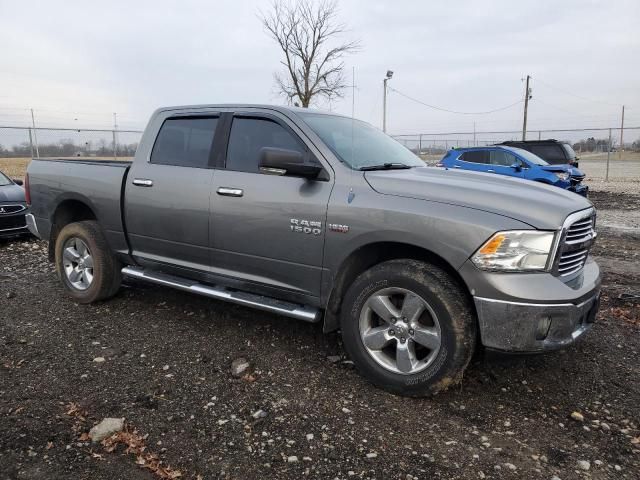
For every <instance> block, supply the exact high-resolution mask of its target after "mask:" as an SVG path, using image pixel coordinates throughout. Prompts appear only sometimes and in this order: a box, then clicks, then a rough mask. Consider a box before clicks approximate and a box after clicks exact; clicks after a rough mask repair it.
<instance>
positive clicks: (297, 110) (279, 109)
mask: <svg viewBox="0 0 640 480" xmlns="http://www.w3.org/2000/svg"><path fill="white" fill-rule="evenodd" d="M200 108H201V109H213V108H224V109H232V108H236V109H244V108H262V109H268V110H274V111H276V112H280V113H287V112H291V113H317V114H321V115H335V116H338V117H347V115H342V114H339V113H335V112H327V111H326V110H319V109H315V108H303V107H291V106H287V105H268V104H261V103H205V104H196V105H176V106H171V107H160V108H158V109H157V110H156V111H155V112H154V113H155V114H157V113H159V112H167V111H171V110H193V109H200ZM347 118H351V117H347Z"/></svg>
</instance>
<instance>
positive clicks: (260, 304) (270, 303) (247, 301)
mask: <svg viewBox="0 0 640 480" xmlns="http://www.w3.org/2000/svg"><path fill="white" fill-rule="evenodd" d="M122 273H123V275H127V276H129V277H133V278H138V279H140V280H145V281H147V282H151V283H156V284H158V285H164V286H166V287H172V288H176V289H178V290H184V291H186V292H191V293H197V294H198V295H204V296H205V297H210V298H215V299H217V300H223V301H225V302H231V303H237V304H238V305H244V306H246V307H253V308H257V309H260V310H264V311H267V312H272V313H277V314H279V315H284V316H287V317H292V318H296V319H298V320H304V321H305V322H311V323H316V322H319V321H320V315H319V310H318V309H317V308H313V307H308V306H305V305H298V304H295V303H290V302H284V301H282V300H277V299H275V298H271V297H265V296H263V295H256V294H254V293H247V292H241V291H238V290H232V289H228V288H225V287H218V286H215V285H204V284H202V283H198V282H196V281H193V280H189V279H186V278H182V277H177V276H174V275H168V274H166V273H159V272H150V271H147V270H145V269H143V268H138V267H124V268H123V269H122Z"/></svg>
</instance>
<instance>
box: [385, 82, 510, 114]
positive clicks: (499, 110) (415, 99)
mask: <svg viewBox="0 0 640 480" xmlns="http://www.w3.org/2000/svg"><path fill="white" fill-rule="evenodd" d="M388 88H389V90H391V91H392V92H395V93H397V94H398V95H400V96H401V97H404V98H406V99H408V100H411V101H413V102H416V103H419V104H420V105H423V106H425V107H428V108H432V109H434V110H439V111H441V112H447V113H455V114H458V115H488V114H490V113H495V112H501V111H503V110H507V109H508V108H511V107H514V106H516V105H518V104H519V103H522V102H523V100H518V101H517V102H514V103H511V104H509V105H506V106H504V107H500V108H496V109H494V110H487V111H484V112H459V111H456V110H449V109H446V108H442V107H437V106H435V105H430V104H428V103H425V102H423V101H421V100H418V99H417V98H413V97H410V96H409V95H407V94H405V93H402V92H401V91H399V90H396V89H395V88H392V87H388Z"/></svg>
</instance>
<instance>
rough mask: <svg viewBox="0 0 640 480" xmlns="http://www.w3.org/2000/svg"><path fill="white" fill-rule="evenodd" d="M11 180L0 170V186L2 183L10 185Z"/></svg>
mask: <svg viewBox="0 0 640 480" xmlns="http://www.w3.org/2000/svg"><path fill="white" fill-rule="evenodd" d="M11 183H12V182H11V180H9V179H8V178H7V177H6V176H5V175H4V173H2V172H0V187H1V186H4V185H10V184H11Z"/></svg>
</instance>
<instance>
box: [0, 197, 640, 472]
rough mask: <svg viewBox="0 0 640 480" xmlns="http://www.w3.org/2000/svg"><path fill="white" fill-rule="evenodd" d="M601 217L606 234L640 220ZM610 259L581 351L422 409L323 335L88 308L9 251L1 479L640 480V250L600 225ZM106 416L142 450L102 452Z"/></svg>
mask: <svg viewBox="0 0 640 480" xmlns="http://www.w3.org/2000/svg"><path fill="white" fill-rule="evenodd" d="M593 200H594V201H595V203H596V205H599V206H601V207H602V209H601V210H600V211H599V220H598V221H599V222H601V223H606V222H607V221H608V220H607V213H606V212H607V211H617V212H624V211H631V212H633V209H636V211H637V209H638V208H639V207H640V197H633V196H622V195H617V196H614V195H610V194H606V193H605V192H601V193H596V194H594V196H593ZM616 222H619V219H618V220H616ZM616 222H613V223H614V224H615V223H616ZM594 253H595V254H596V255H597V257H598V260H599V261H600V262H601V264H602V265H603V267H604V268H603V269H604V270H605V276H604V291H603V305H602V310H601V313H600V315H599V317H598V322H597V324H596V326H595V328H594V330H593V331H592V332H591V333H590V334H589V335H588V336H587V337H586V338H585V339H584V340H583V341H582V342H580V343H578V344H577V345H575V346H573V347H571V348H569V349H568V350H566V351H563V352H557V353H553V354H547V355H543V356H502V355H496V354H484V353H481V354H478V355H477V357H476V358H475V359H474V361H473V362H472V364H471V366H470V368H469V369H468V371H467V375H466V376H465V379H464V381H463V383H462V384H461V385H459V386H457V387H455V388H453V389H452V390H450V391H448V392H445V393H443V394H440V395H438V396H436V397H434V398H432V399H407V398H401V397H397V396H393V395H391V394H387V393H385V392H382V391H380V390H378V389H376V388H374V387H372V386H371V385H369V384H368V383H366V382H365V381H364V380H363V379H362V378H361V377H360V376H358V374H357V372H356V371H355V370H354V369H353V366H352V365H351V364H350V363H349V362H348V361H346V359H344V358H343V356H342V355H343V353H342V352H343V350H342V348H341V345H340V342H339V338H338V336H336V335H329V336H324V335H322V332H321V328H320V326H318V325H310V324H304V323H299V322H296V321H294V320H289V319H286V318H282V317H277V316H274V315H269V314H265V313H261V312H257V311H254V310H249V309H244V308H241V307H237V306H232V305H228V304H224V303H220V302H216V301H213V300H208V299H204V298H200V297H196V296H192V295H188V294H186V293H182V292H177V291H173V290H170V289H166V288H160V287H154V286H149V285H145V284H140V283H132V282H130V283H128V284H127V285H125V287H124V288H123V289H122V290H121V291H120V293H119V294H118V295H117V296H116V297H115V298H114V299H112V300H110V301H107V302H104V303H100V304H96V305H90V306H84V305H79V304H76V303H74V302H72V301H71V300H69V299H68V298H66V297H65V296H64V295H63V294H62V290H61V287H60V286H59V284H58V282H57V280H56V278H55V274H54V272H53V269H52V266H51V265H50V264H49V263H47V261H46V251H45V243H43V242H38V241H35V240H19V241H13V242H9V243H4V244H0V478H2V479H5V478H7V479H47V480H49V479H58V478H64V479H66V478H75V479H109V480H111V479H121V478H122V479H125V478H126V479H152V478H188V479H205V478H206V479H209V478H229V479H253V478H285V479H300V478H321V479H333V478H339V479H347V478H377V479H403V480H406V479H412V478H413V479H415V478H419V479H428V478H442V479H455V478H464V479H467V478H468V479H477V478H481V479H482V478H495V479H502V478H504V479H519V478H527V479H529V478H531V479H546V480H549V479H551V478H552V477H553V476H554V475H556V476H557V477H558V478H560V479H562V480H566V479H579V478H580V479H581V478H594V479H605V478H607V479H608V478H611V479H614V478H615V479H618V478H623V479H637V478H639V477H640V444H639V443H638V442H639V440H640V439H639V438H638V437H639V436H640V430H639V428H640V387H639V384H638V378H640V362H639V359H640V355H639V351H640V335H638V334H639V329H640V305H639V304H640V300H638V299H637V298H636V299H626V298H624V294H629V293H635V294H638V293H640V292H639V290H638V288H639V287H638V284H639V281H640V271H639V269H638V261H637V260H638V255H639V254H640V236H638V235H636V232H633V231H632V232H629V231H625V230H624V229H617V228H616V227H615V225H613V226H611V225H609V226H607V227H603V228H602V229H601V233H600V237H599V239H598V243H597V246H596V248H595V250H594ZM621 295H622V296H623V298H621ZM239 357H244V358H246V359H247V360H248V361H249V362H250V363H251V364H252V367H251V369H250V370H249V371H247V372H245V374H244V375H243V376H242V377H241V378H236V377H234V376H233V375H232V373H231V363H232V361H233V360H235V359H238V358H239ZM574 412H575V413H574ZM572 414H573V418H572ZM105 417H116V418H122V417H124V418H125V420H126V425H127V426H126V428H127V432H128V433H126V434H121V435H120V436H118V437H115V438H116V439H115V440H113V441H112V442H111V443H109V442H107V444H106V446H103V445H101V444H92V443H91V441H90V440H89V439H88V438H87V432H88V431H89V429H90V428H91V427H92V426H94V425H95V424H96V423H98V422H99V421H101V420H102V419H103V418H105ZM160 462H162V463H160ZM145 467H146V468H145ZM178 474H180V475H181V476H180V477H178Z"/></svg>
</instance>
